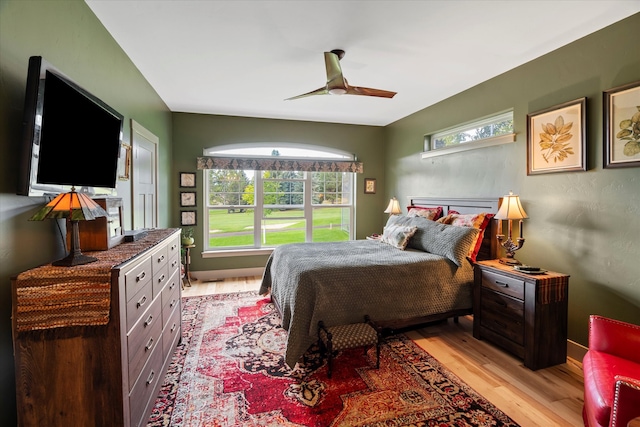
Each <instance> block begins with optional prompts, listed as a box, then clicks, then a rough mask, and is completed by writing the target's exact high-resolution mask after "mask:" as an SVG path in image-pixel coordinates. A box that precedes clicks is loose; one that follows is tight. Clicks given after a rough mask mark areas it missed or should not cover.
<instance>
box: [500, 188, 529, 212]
mask: <svg viewBox="0 0 640 427" xmlns="http://www.w3.org/2000/svg"><path fill="white" fill-rule="evenodd" d="M494 218H495V219H524V218H529V217H528V216H527V213H526V212H525V211H524V209H523V208H522V205H521V204H520V196H518V195H515V194H513V192H511V191H510V192H509V195H508V196H504V197H503V198H502V204H501V205H500V209H498V213H497V214H496V216H495V217H494Z"/></svg>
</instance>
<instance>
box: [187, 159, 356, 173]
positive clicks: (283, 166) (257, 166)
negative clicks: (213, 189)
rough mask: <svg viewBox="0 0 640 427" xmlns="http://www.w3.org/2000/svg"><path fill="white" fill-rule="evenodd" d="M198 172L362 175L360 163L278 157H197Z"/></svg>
mask: <svg viewBox="0 0 640 427" xmlns="http://www.w3.org/2000/svg"><path fill="white" fill-rule="evenodd" d="M197 168H198V170H202V169H234V170H268V171H303V172H351V173H363V171H364V168H363V165H362V162H355V161H351V160H347V161H345V160H331V159H315V160H314V159H289V158H286V159H284V158H278V157H266V158H246V157H245V158H242V157H198V166H197Z"/></svg>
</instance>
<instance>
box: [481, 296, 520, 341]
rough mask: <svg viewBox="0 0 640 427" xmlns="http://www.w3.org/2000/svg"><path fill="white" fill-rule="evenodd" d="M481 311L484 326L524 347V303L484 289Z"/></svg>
mask: <svg viewBox="0 0 640 427" xmlns="http://www.w3.org/2000/svg"><path fill="white" fill-rule="evenodd" d="M480 310H481V314H480V317H481V319H482V322H481V324H482V326H484V327H486V328H488V329H490V330H492V331H494V332H496V333H497V334H499V335H501V336H504V337H506V338H508V339H510V340H511V341H513V342H515V343H516V344H519V345H524V302H522V301H520V300H518V299H515V298H512V297H509V296H507V295H504V294H501V293H499V292H493V291H489V290H487V289H483V290H482V307H481V309H480Z"/></svg>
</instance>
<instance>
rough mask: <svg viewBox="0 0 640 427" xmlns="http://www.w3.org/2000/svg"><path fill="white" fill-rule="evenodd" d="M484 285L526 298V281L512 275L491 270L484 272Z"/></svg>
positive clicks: (484, 286)
mask: <svg viewBox="0 0 640 427" xmlns="http://www.w3.org/2000/svg"><path fill="white" fill-rule="evenodd" d="M482 287H483V288H487V289H491V290H494V291H497V292H502V293H503V294H507V295H511V296H512V297H514V298H519V299H521V300H524V281H523V280H518V279H514V278H512V277H508V276H504V275H500V274H495V273H492V272H490V271H483V272H482Z"/></svg>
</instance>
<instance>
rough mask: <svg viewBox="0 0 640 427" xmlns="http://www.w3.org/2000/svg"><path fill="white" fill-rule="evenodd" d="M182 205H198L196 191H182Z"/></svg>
mask: <svg viewBox="0 0 640 427" xmlns="http://www.w3.org/2000/svg"><path fill="white" fill-rule="evenodd" d="M180 206H182V207H189V206H196V193H195V191H181V192H180Z"/></svg>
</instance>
